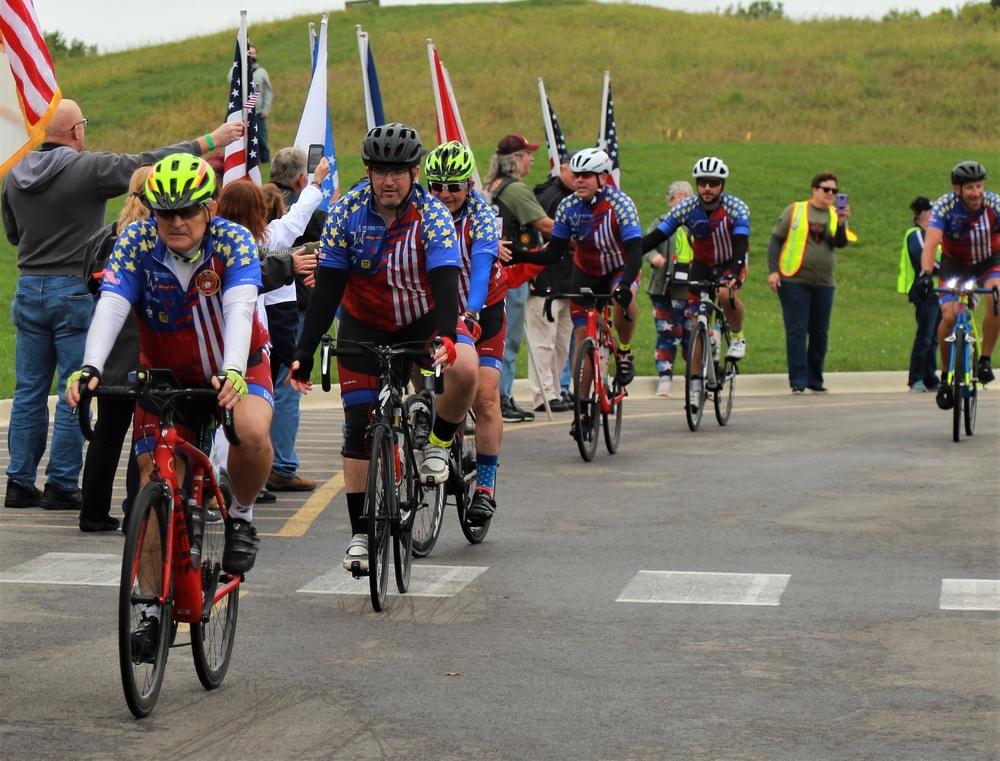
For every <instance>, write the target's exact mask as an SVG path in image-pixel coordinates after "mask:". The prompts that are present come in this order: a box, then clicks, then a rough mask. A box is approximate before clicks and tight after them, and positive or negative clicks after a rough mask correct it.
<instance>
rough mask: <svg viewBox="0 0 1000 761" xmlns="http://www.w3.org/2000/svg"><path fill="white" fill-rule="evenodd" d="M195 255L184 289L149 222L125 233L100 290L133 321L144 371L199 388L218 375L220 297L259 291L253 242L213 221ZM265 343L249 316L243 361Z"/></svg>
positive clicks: (221, 349) (221, 324) (220, 359)
mask: <svg viewBox="0 0 1000 761" xmlns="http://www.w3.org/2000/svg"><path fill="white" fill-rule="evenodd" d="M202 247H203V248H202V256H201V259H200V260H199V262H198V263H197V265H196V266H195V269H194V273H193V275H192V277H191V280H190V282H189V283H188V284H187V286H186V287H185V286H184V285H183V284H182V283H181V282H180V281H179V280H178V278H177V275H176V274H175V273H174V271H173V270H172V269H171V267H170V265H169V263H168V258H169V257H170V256H172V254H170V253H169V251H168V250H167V247H166V245H165V244H164V243H163V242H162V241H161V240H160V237H159V235H158V233H157V231H156V223H155V222H154V221H152V220H142V221H139V222H134V223H132V224H131V225H129V226H128V227H126V228H125V229H124V230H123V231H122V233H121V235H119V236H118V241H117V242H116V243H115V247H114V250H113V251H112V252H111V257H110V259H109V260H108V266H107V269H106V270H105V273H104V281H103V282H102V284H101V291H102V292H103V291H108V292H111V293H116V294H118V295H120V296H122V297H124V298H125V299H127V300H128V301H129V303H131V304H132V306H133V309H134V311H135V313H136V316H137V317H138V321H139V346H140V349H141V361H142V364H143V366H144V367H149V368H154V367H155V368H167V369H169V370H172V371H173V373H174V375H175V376H176V377H177V380H178V381H180V382H181V383H182V384H188V385H201V384H203V383H205V382H208V381H210V380H211V377H212V375H214V374H215V373H217V372H219V370H220V369H221V368H222V364H223V356H224V354H225V351H224V345H223V336H224V334H225V318H224V317H223V311H222V295H223V293H225V291H227V290H228V289H230V288H232V287H234V286H238V285H253V286H255V287H256V288H257V289H258V290H260V289H261V280H260V261H259V260H258V259H257V247H256V245H254V241H253V236H252V235H250V232H249V231H248V230H247V229H246V228H245V227H242V226H241V225H238V224H235V223H234V222H230V221H228V220H225V219H222V217H215V218H214V219H213V220H212V221H211V222H210V223H209V225H208V227H207V229H206V231H205V238H204V239H203V241H202ZM267 341H268V335H267V330H266V329H265V328H264V325H263V324H262V323H261V321H260V318H259V316H258V315H257V313H256V311H255V312H254V316H253V326H252V329H251V338H250V350H249V356H253V355H254V354H255V353H256V352H258V351H259V350H260V349H262V348H263V347H264V346H265V345H266V344H267Z"/></svg>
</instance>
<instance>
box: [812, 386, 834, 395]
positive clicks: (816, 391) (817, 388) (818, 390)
mask: <svg viewBox="0 0 1000 761" xmlns="http://www.w3.org/2000/svg"><path fill="white" fill-rule="evenodd" d="M806 388H807V389H809V390H810V391H811V392H812V393H814V394H829V393H830V392H829V391H827V390H826V387H825V386H806Z"/></svg>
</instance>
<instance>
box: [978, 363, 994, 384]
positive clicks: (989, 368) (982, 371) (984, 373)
mask: <svg viewBox="0 0 1000 761" xmlns="http://www.w3.org/2000/svg"><path fill="white" fill-rule="evenodd" d="M976 377H977V378H979V382H980V383H982V384H983V385H984V386H985V385H986V384H987V383H992V382H993V381H995V380H996V379H997V376H996V375H994V373H993V365H992V364H990V361H989V360H988V359H986V357H980V358H979V367H977V368H976Z"/></svg>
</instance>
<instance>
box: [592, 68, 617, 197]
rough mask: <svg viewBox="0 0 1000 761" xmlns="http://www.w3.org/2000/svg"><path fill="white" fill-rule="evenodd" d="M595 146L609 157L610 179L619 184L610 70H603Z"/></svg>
mask: <svg viewBox="0 0 1000 761" xmlns="http://www.w3.org/2000/svg"><path fill="white" fill-rule="evenodd" d="M597 147H598V148H600V149H601V150H603V151H604V152H605V153H607V154H608V156H610V157H611V179H612V180H613V184H614V185H615V186H616V187H620V185H621V174H622V170H621V163H620V162H619V161H618V129H617V128H616V127H615V100H614V98H613V97H611V72H609V71H606V72H604V95H603V100H602V102H601V131H600V132H599V133H598V136H597Z"/></svg>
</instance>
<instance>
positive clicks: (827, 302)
mask: <svg viewBox="0 0 1000 761" xmlns="http://www.w3.org/2000/svg"><path fill="white" fill-rule="evenodd" d="M838 191H839V188H838V187H837V175H835V174H834V173H833V172H820V173H819V174H817V175H816V176H815V177H813V179H812V197H811V198H809V199H808V200H805V201H796V202H795V203H793V204H791V205H790V206H788V207H786V208H785V210H784V211H783V212H782V213H781V216H780V217H779V218H778V222H777V224H776V225H775V226H774V229H773V230H772V231H771V243H770V245H769V246H768V250H767V264H768V271H769V273H770V274H769V275H768V278H767V283H768V285H769V286H770V288H771V290H772V291H774V292H775V293H776V294H778V299H779V300H780V301H781V312H782V315H783V316H784V320H785V354H786V357H787V360H788V383H789V385H790V386H791V387H792V393H793V394H804V393H805V392H806V390H809V391H811V392H812V393H814V394H825V393H826V392H827V390H826V386H824V385H823V364H824V362H825V361H826V350H827V344H828V339H829V332H830V314H831V312H832V311H833V293H834V290H835V282H834V276H833V271H834V268H835V267H836V265H837V255H836V249H838V248H844V247H845V246H846V245H847V220H848V219H850V217H851V207H850V205H849V204H848V203H847V196H846V194H841V195H842V202H843V205H840V204H836V205H835V202H836V201H838V200H841V199H838Z"/></svg>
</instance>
